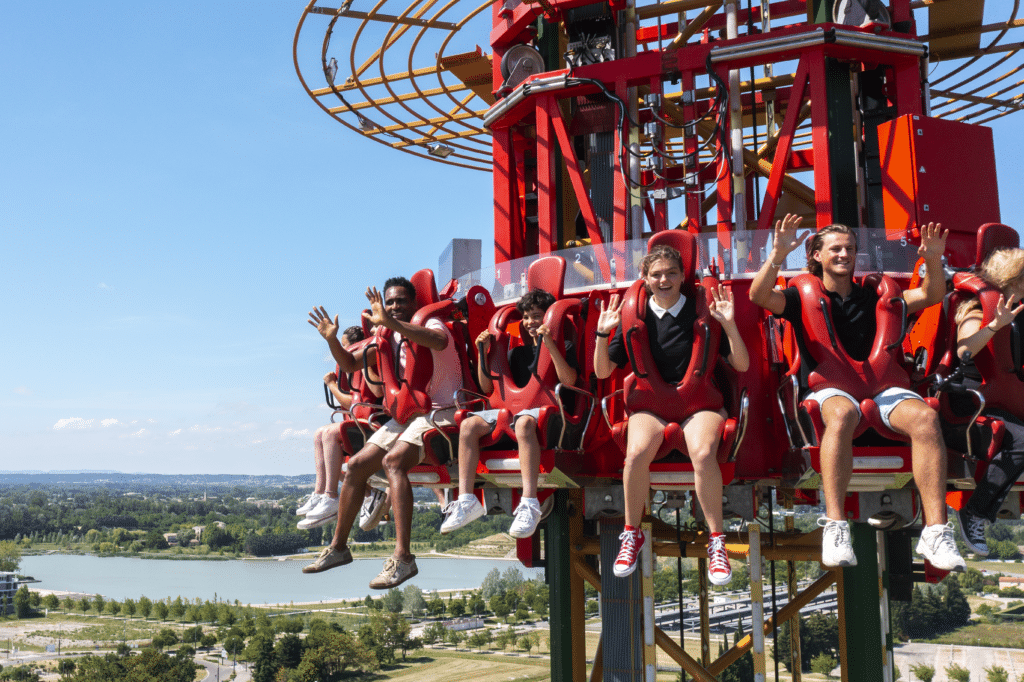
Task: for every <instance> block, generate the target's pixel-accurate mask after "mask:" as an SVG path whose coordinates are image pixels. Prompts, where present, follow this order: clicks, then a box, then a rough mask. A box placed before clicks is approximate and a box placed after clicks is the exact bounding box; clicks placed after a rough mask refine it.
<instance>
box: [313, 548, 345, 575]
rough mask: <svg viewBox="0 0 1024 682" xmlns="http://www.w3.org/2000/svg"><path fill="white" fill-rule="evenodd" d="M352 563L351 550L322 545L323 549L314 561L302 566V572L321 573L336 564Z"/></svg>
mask: <svg viewBox="0 0 1024 682" xmlns="http://www.w3.org/2000/svg"><path fill="white" fill-rule="evenodd" d="M350 563H352V552H351V551H349V548H348V547H346V548H345V549H341V550H338V549H334V548H333V547H330V546H327V547H324V551H322V552H320V556H318V557H317V558H316V561H314V562H313V563H311V564H310V565H308V566H303V567H302V572H303V573H322V572H324V571H326V570H328V569H331V568H335V567H336V566H344V565H345V564H350Z"/></svg>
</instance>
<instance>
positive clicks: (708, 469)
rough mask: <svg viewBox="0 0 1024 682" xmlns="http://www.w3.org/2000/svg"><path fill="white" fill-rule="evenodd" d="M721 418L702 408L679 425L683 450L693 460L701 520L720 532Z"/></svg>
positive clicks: (717, 414)
mask: <svg viewBox="0 0 1024 682" xmlns="http://www.w3.org/2000/svg"><path fill="white" fill-rule="evenodd" d="M724 421H725V417H723V416H722V415H721V414H719V413H717V412H711V411H710V410H705V411H703V412H698V413H697V414H695V415H693V416H692V417H690V418H689V419H687V420H686V422H685V423H684V424H683V437H684V438H685V439H686V449H687V451H688V452H689V454H690V461H691V462H692V463H693V475H694V487H695V488H696V492H697V501H698V502H700V508H701V509H702V510H703V511H704V519H705V520H706V521H707V522H708V529H709V530H710V531H711V532H712V533H721V532H722V528H723V527H724V524H723V523H722V470H721V469H720V468H719V467H718V441H719V437H720V436H721V433H722V423H723V422H724Z"/></svg>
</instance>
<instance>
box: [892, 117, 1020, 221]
mask: <svg viewBox="0 0 1024 682" xmlns="http://www.w3.org/2000/svg"><path fill="white" fill-rule="evenodd" d="M878 146H879V152H880V153H881V164H882V201H883V207H884V210H885V231H886V234H887V235H888V236H889V238H890V239H899V238H901V237H903V236H905V235H906V234H907V230H909V229H911V228H913V227H917V226H919V225H923V224H927V223H929V222H941V223H942V226H943V227H944V228H947V229H949V230H950V231H951V232H952V233H954V234H956V233H959V234H970V235H973V234H975V233H976V232H977V230H978V226H980V225H982V224H984V223H989V222H993V223H998V222H1000V217H999V191H998V187H997V184H996V162H995V147H994V145H993V141H992V130H991V128H986V127H984V126H977V125H972V124H970V123H960V122H958V121H947V120H945V119H939V118H929V117H927V116H914V115H906V116H900V117H899V118H897V119H896V120H894V121H889V122H887V123H883V124H882V125H880V126H878Z"/></svg>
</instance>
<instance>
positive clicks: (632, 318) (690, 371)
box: [602, 230, 749, 488]
mask: <svg viewBox="0 0 1024 682" xmlns="http://www.w3.org/2000/svg"><path fill="white" fill-rule="evenodd" d="M660 245H665V246H670V247H672V248H674V249H676V250H677V251H679V254H680V256H681V257H682V263H683V285H682V293H683V295H685V296H688V297H692V298H694V299H695V301H696V304H697V317H696V319H695V321H694V335H693V336H694V341H693V349H692V354H691V358H690V364H689V366H688V367H687V370H686V375H685V376H684V377H683V378H682V380H680V381H679V382H678V383H675V384H672V383H669V382H666V381H665V380H664V379H662V377H661V375H660V374H659V373H658V370H657V366H656V365H655V363H654V357H653V355H652V354H651V350H650V345H649V341H648V338H647V327H646V325H645V324H644V316H645V313H646V310H647V289H646V287H645V284H644V281H643V280H638V281H636V282H634V283H633V284H632V285H631V286H630V287H629V289H628V290H627V291H626V293H625V294H624V296H623V304H622V309H621V310H622V312H621V316H622V321H621V324H622V328H623V342H624V344H625V346H626V349H627V354H628V356H629V362H630V368H631V369H632V372H631V373H629V374H628V375H626V377H625V379H624V380H623V388H622V389H620V390H618V391H615V392H614V393H613V394H612V395H611V396H608V397H606V398H605V399H604V400H603V401H602V411H603V413H604V417H605V422H606V423H607V425H608V428H609V429H610V431H611V435H612V438H613V440H614V441H615V443H616V444H617V445H618V447H619V450H620V451H621V453H622V454H623V455H625V453H626V443H627V440H628V430H629V418H628V414H629V413H632V412H639V411H645V412H650V413H652V414H655V415H657V416H659V417H661V418H662V419H665V420H666V421H667V422H668V424H666V426H665V430H664V439H663V441H662V444H661V446H660V447H659V448H658V452H657V454H656V455H655V459H654V462H652V464H651V467H650V471H651V487H652V488H665V487H685V488H692V487H693V484H694V474H693V464H692V463H691V462H690V461H689V453H688V450H687V447H686V440H685V438H684V437H683V429H682V426H681V423H682V422H684V421H685V420H686V419H688V418H689V417H690V416H691V415H693V414H695V413H696V412H699V411H702V410H714V411H717V410H719V409H721V408H722V407H723V406H726V405H725V402H726V401H725V399H724V396H723V394H722V392H721V391H720V389H719V386H720V385H722V383H725V384H726V385H728V386H730V387H733V386H735V384H736V382H735V381H728V382H716V381H715V374H716V369H717V365H718V347H719V340H720V338H721V327H720V326H719V325H718V323H717V322H714V320H713V319H712V318H711V314H710V305H711V303H712V302H713V298H712V294H711V289H712V287H717V286H718V280H717V279H715V278H714V277H710V276H709V277H705V278H704V279H703V280H702V281H701V282H700V283H698V282H697V280H696V276H695V272H696V263H697V243H696V239H695V238H694V236H693V235H692V234H690V233H689V232H687V231H685V230H666V231H663V232H659V233H657V234H655V235H654V236H652V237H651V238H650V239H649V240H648V242H647V250H648V252H650V250H651V249H653V248H654V247H656V246H660ZM729 378H731V376H730V377H729ZM618 395H621V396H622V399H621V401H616V402H619V403H621V406H622V409H621V411H619V410H616V411H617V412H618V413H619V414H618V415H617V418H616V419H615V420H613V418H612V416H611V410H610V409H609V406H610V404H611V402H612V400H613V399H614V398H615V397H616V396H618ZM730 402H731V404H730V405H728V406H726V407H728V408H731V409H729V410H728V412H729V416H728V417H727V418H726V420H725V422H724V423H723V425H722V431H721V433H720V434H719V435H720V439H719V446H718V453H717V457H718V462H719V466H720V468H721V470H722V482H723V483H724V484H728V483H730V482H731V481H732V479H733V477H734V473H735V459H736V453H737V452H738V450H739V446H740V444H741V443H742V440H743V433H744V431H745V430H746V423H747V412H748V405H749V401H748V399H747V395H746V391H743V392H742V393H741V394H740V396H739V398H738V399H736V400H732V401H730ZM621 465H622V462H621V461H620V463H619V466H620V469H619V471H618V472H616V474H615V476H616V477H621Z"/></svg>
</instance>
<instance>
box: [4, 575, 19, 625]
mask: <svg viewBox="0 0 1024 682" xmlns="http://www.w3.org/2000/svg"><path fill="white" fill-rule="evenodd" d="M17 591H18V576H17V575H16V574H14V573H8V572H0V615H4V616H6V615H8V614H11V613H14V593H15V592H17Z"/></svg>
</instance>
